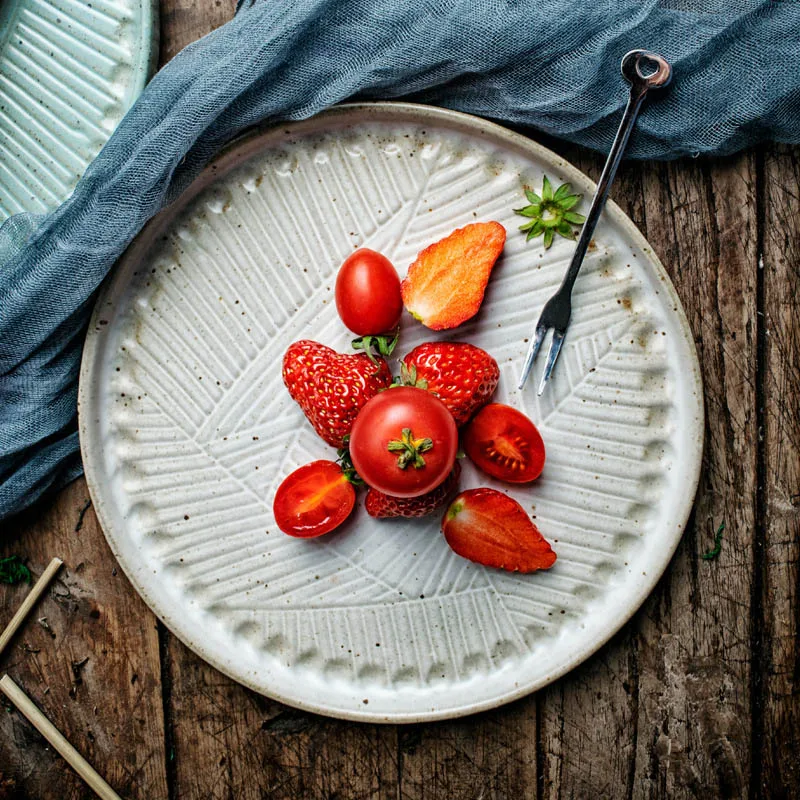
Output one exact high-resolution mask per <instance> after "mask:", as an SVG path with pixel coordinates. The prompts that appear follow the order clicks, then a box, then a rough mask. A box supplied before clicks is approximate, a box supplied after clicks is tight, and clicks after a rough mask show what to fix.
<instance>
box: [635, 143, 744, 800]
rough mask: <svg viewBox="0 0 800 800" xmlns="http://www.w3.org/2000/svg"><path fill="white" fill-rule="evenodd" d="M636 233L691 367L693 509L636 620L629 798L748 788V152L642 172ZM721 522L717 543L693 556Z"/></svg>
mask: <svg viewBox="0 0 800 800" xmlns="http://www.w3.org/2000/svg"><path fill="white" fill-rule="evenodd" d="M643 178H644V180H643V186H644V196H645V198H646V202H645V212H646V222H645V231H646V235H647V237H648V239H649V241H650V242H651V243H652V244H653V246H654V248H655V250H656V252H658V253H660V254H661V256H662V258H663V259H664V262H665V264H666V266H667V270H668V271H669V273H670V275H671V277H672V279H673V281H674V283H675V285H676V288H677V290H678V294H679V295H680V297H681V300H682V302H683V305H684V308H685V310H686V313H687V316H688V318H689V322H690V325H691V327H692V330H693V331H694V333H695V338H696V342H697V348H698V354H699V358H700V363H701V366H702V371H703V380H704V385H705V400H706V414H707V417H706V442H705V454H704V461H703V469H702V475H701V482H700V489H699V492H698V495H697V500H696V504H695V509H694V513H693V518H692V520H691V521H690V525H689V527H688V529H687V531H686V533H685V535H684V538H683V540H682V542H681V545H680V547H679V549H678V552H677V554H676V556H675V558H674V559H673V562H672V565H671V567H670V569H669V571H668V572H667V574H666V576H665V578H664V579H663V580H662V581H661V585H660V587H659V589H658V590H657V591H656V592H655V593H654V595H653V596H652V597H651V598H650V600H649V601H648V602H647V603H646V604H645V607H644V610H643V613H642V614H640V615H639V616H638V618H637V636H636V662H637V665H638V673H639V686H638V706H639V711H638V722H637V725H636V729H637V745H636V762H635V765H634V768H633V773H634V780H633V787H632V789H633V796H634V797H641V798H662V797H670V798H687V800H688V798H696V797H699V796H708V797H731V798H732V797H737V798H742V797H746V796H747V792H748V776H749V774H750V764H751V741H750V732H751V727H750V670H751V660H750V636H751V627H750V626H751V617H750V604H751V594H752V587H753V567H752V563H753V560H752V554H753V548H754V535H755V534H754V531H755V511H756V507H755V489H756V445H757V440H758V431H757V420H756V393H755V384H756V371H757V363H756V359H757V352H756V326H755V319H756V311H757V291H756V288H757V287H756V283H757V269H758V252H757V241H758V240H757V219H758V215H757V209H756V170H755V160H754V157H753V156H752V154H745V155H742V156H739V157H737V158H735V159H730V160H726V161H717V162H713V163H707V162H706V163H703V162H681V163H673V164H666V165H649V166H647V167H646V168H645V170H644V175H643ZM723 522H724V523H725V526H726V527H725V538H724V546H723V548H722V552H721V553H720V555H719V556H718V558H716V559H715V560H704V559H703V558H702V555H703V554H704V553H705V552H706V551H708V550H710V549H711V548H712V546H713V540H714V533H715V531H716V530H717V528H718V526H719V525H720V524H721V523H723Z"/></svg>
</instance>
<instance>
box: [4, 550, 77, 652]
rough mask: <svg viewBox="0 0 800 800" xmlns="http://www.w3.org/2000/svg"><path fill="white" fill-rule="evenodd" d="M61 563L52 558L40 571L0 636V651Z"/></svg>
mask: <svg viewBox="0 0 800 800" xmlns="http://www.w3.org/2000/svg"><path fill="white" fill-rule="evenodd" d="M63 563H64V562H63V561H62V560H61V559H60V558H54V559H53V560H52V561H51V562H50V563H49V564H48V565H47V569H46V570H45V571H44V572H43V573H42V575H41V577H40V578H39V580H38V581H36V583H34V584H33V589H31V590H30V592H28V596H27V597H26V598H25V599H24V600H23V601H22V605H21V606H20V607H19V610H18V611H17V613H16V614H14V616H13V617H11V622H9V623H8V625H7V626H6V629H5V630H4V631H3V634H2V636H0V653H2V652H3V650H5V649H6V645H7V644H8V643H9V642H10V641H11V637H12V636H13V635H14V634H15V633H16V632H17V628H19V626H20V625H22V623H23V621H24V620H25V617H27V616H28V614H29V613H30V610H31V609H32V608H33V606H34V605H35V603H36V601H37V600H38V599H39V597H40V596H41V594H42V592H43V591H44V590H45V589H46V588H47V584H48V583H50V581H51V580H53V578H54V577H55V574H56V572H58V570H59V569H60V568H61V565H62V564H63Z"/></svg>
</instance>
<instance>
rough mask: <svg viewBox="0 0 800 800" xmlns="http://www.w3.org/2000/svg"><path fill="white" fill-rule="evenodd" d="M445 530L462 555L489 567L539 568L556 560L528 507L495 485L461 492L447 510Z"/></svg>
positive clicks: (512, 569)
mask: <svg viewBox="0 0 800 800" xmlns="http://www.w3.org/2000/svg"><path fill="white" fill-rule="evenodd" d="M442 532H443V533H444V538H445V539H446V540H447V544H449V545H450V547H452V548H453V550H455V552H456V553H458V555H460V556H463V557H464V558H468V559H469V560H470V561H476V562H477V563H478V564H484V565H485V566H487V567H497V568H498V569H505V570H508V571H509V572H535V571H536V570H538V569H548V568H550V567H552V566H553V564H555V561H556V554H555V553H554V552H553V550H552V548H551V547H550V545H549V544H548V543H547V541H545V539H544V537H543V536H542V534H541V533H539V529H538V528H537V527H536V526H535V525H534V524H533V522H532V521H531V519H530V517H529V516H528V515H527V514H526V513H525V509H523V508H522V506H521V505H520V504H519V503H518V502H517V501H516V500H514V499H512V498H511V497H509V496H508V495H506V494H503V493H502V492H498V491H496V490H495V489H469V490H467V491H466V492H461V494H460V495H458V497H456V498H455V500H453V502H452V503H450V506H449V508H448V509H447V511H445V514H444V518H443V519H442Z"/></svg>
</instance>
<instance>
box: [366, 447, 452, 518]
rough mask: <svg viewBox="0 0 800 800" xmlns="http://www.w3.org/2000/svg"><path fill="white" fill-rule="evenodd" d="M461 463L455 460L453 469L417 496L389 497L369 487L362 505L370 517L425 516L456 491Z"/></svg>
mask: <svg viewBox="0 0 800 800" xmlns="http://www.w3.org/2000/svg"><path fill="white" fill-rule="evenodd" d="M460 474H461V464H459V463H458V462H457V461H456V463H455V465H454V466H453V471H452V472H451V473H450V474H449V475H448V476H447V477H446V478H445V479H444V482H443V483H440V484H439V485H438V486H437V487H436V488H435V489H433V490H431V491H430V492H428V493H427V494H423V495H420V496H419V497H391V496H390V495H388V494H384V493H383V492H379V491H378V490H377V489H370V490H369V491H368V492H367V499H366V502H365V503H364V507H365V508H366V509H367V514H369V515H370V516H371V517H381V518H383V517H409V518H410V517H426V516H428V514H433V512H434V511H436V509H437V508H439V507H440V506H442V505H444V503H445V501H446V500H447V498H448V497H450V495H452V494H453V492H456V491H458V476H459V475H460Z"/></svg>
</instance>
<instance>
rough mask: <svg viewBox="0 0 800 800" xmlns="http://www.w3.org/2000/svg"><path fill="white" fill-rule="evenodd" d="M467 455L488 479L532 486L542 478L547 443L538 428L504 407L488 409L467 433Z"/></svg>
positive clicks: (465, 447) (474, 418)
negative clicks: (540, 476) (545, 444)
mask: <svg viewBox="0 0 800 800" xmlns="http://www.w3.org/2000/svg"><path fill="white" fill-rule="evenodd" d="M463 444H464V452H465V453H466V454H467V455H468V456H469V458H470V460H471V461H472V463H473V464H475V466H476V467H478V468H479V469H481V470H483V472H485V473H486V474H487V475H491V476H492V477H493V478H497V479H498V480H501V481H507V482H508V483H529V482H530V481H533V480H536V478H538V477H539V475H541V474H542V469H543V468H544V459H545V452H544V442H543V441H542V437H541V434H540V433H539V431H538V430H537V429H536V426H535V425H534V424H533V423H532V422H531V421H530V420H529V419H528V418H527V417H526V416H525V415H524V414H523V413H522V412H521V411H517V409H516V408H512V407H511V406H507V405H503V403H490V404H489V405H488V406H484V407H483V408H482V409H481V410H480V411H479V412H478V413H477V414H476V415H475V416H474V417H473V418H472V421H471V422H470V423H469V425H467V427H466V428H465V430H464V440H463Z"/></svg>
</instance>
